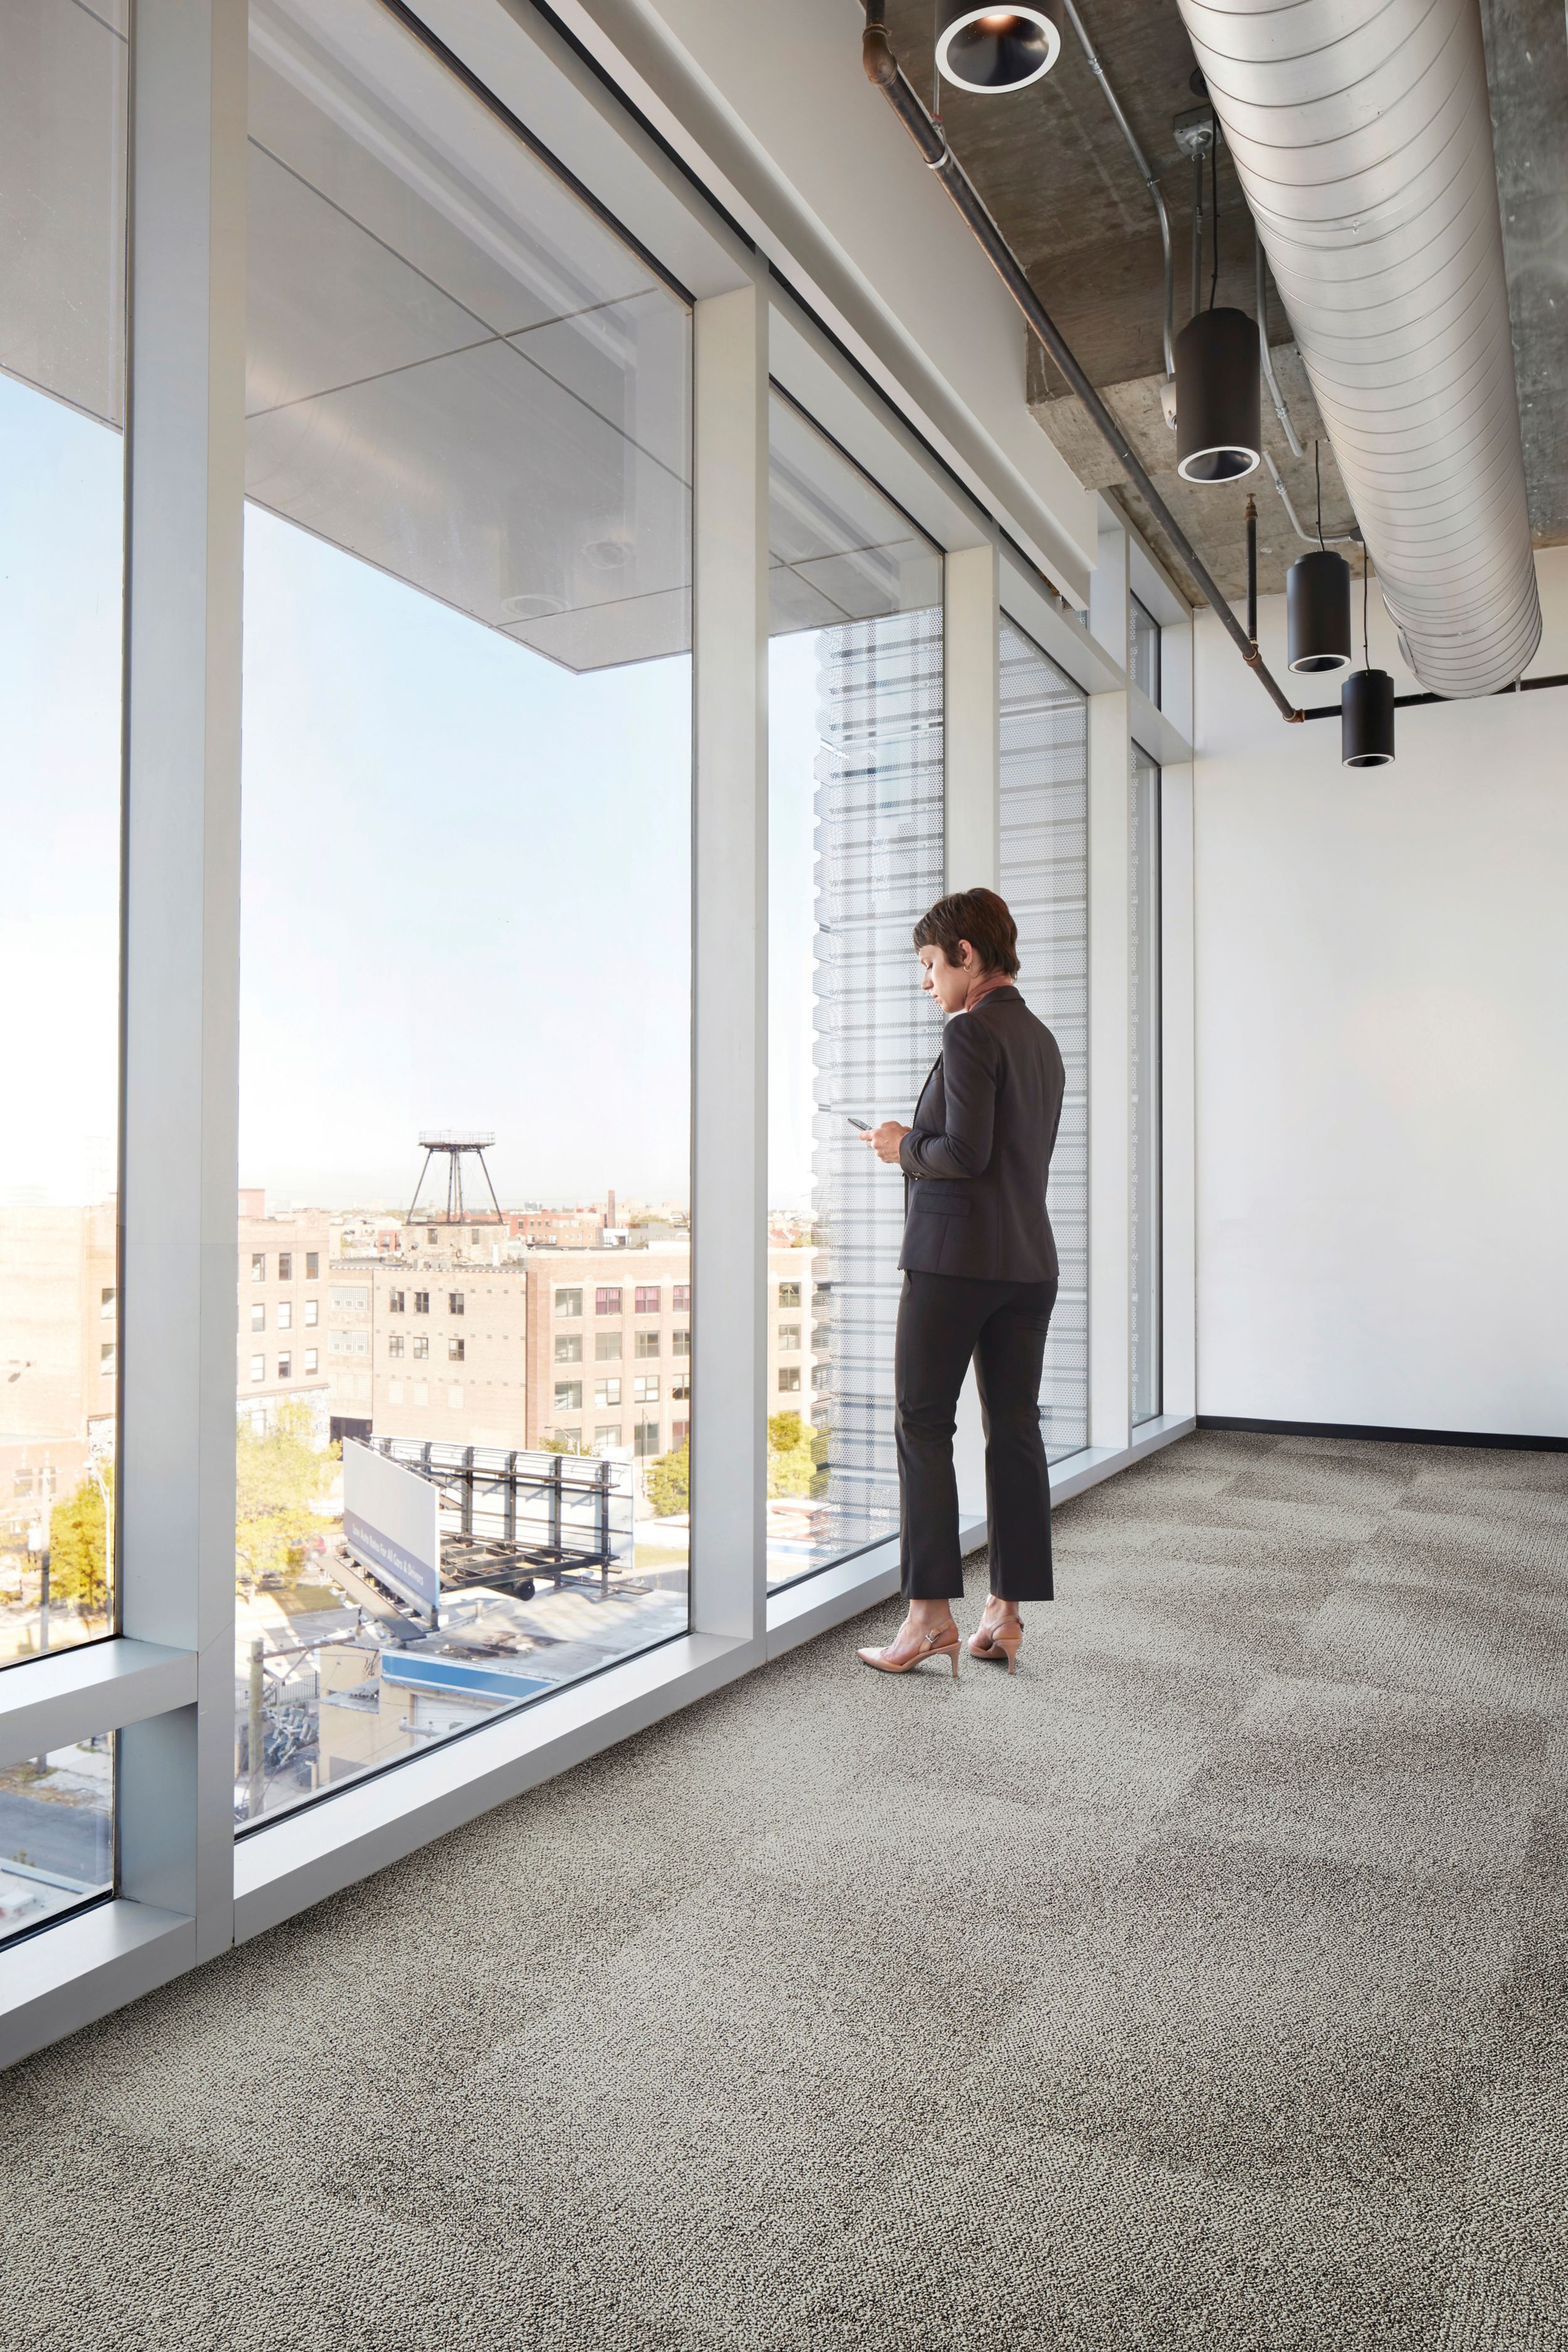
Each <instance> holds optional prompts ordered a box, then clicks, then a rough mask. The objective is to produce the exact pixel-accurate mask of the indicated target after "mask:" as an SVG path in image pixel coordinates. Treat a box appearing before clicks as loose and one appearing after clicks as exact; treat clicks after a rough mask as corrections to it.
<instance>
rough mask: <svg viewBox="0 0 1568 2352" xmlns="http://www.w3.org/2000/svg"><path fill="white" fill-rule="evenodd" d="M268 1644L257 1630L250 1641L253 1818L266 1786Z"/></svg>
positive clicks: (249, 1799) (249, 1803) (249, 1796)
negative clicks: (265, 1691) (264, 1706)
mask: <svg viewBox="0 0 1568 2352" xmlns="http://www.w3.org/2000/svg"><path fill="white" fill-rule="evenodd" d="M266 1654H267V1651H266V1644H265V1643H264V1642H263V1640H262V1638H261V1635H260V1634H259V1633H258V1635H257V1636H256V1639H255V1640H254V1641H253V1642H252V1643H251V1645H250V1712H249V1716H248V1718H247V1728H246V1746H247V1765H248V1768H249V1772H248V1780H247V1790H246V1814H247V1819H248V1820H250V1821H253V1822H254V1821H259V1820H260V1818H261V1805H262V1799H263V1795H264V1793H265V1789H266V1760H267V1759H266V1740H267V1730H266V1724H265V1721H264V1712H263V1707H262V1694H263V1690H264V1687H265V1670H264V1668H263V1665H262V1660H263V1659H264V1658H265V1656H266Z"/></svg>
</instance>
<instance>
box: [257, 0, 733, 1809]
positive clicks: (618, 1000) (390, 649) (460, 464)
mask: <svg viewBox="0 0 1568 2352" xmlns="http://www.w3.org/2000/svg"><path fill="white" fill-rule="evenodd" d="M251 26H252V80H251V92H250V104H251V165H252V180H251V215H250V221H251V285H250V342H249V371H248V373H249V408H250V418H249V428H248V482H249V489H250V495H251V501H252V503H251V506H250V509H249V511H248V516H247V537H246V592H247V593H246V646H245V661H246V669H245V701H246V733H245V835H244V844H243V853H244V866H243V893H244V899H243V931H242V942H241V960H242V1004H241V1058H242V1073H241V1155H242V1173H243V1180H244V1182H245V1184H246V1186H247V1190H246V1191H245V1192H242V1194H241V1196H240V1204H239V1208H240V1216H239V1297H238V1332H237V1373H238V1393H239V1411H238V1462H239V1522H238V1528H237V1546H236V1548H237V1575H238V1587H239V1627H238V1646H237V1660H236V1665H237V1688H236V1696H237V1726H236V1752H235V1769H236V1812H237V1818H238V1819H239V1820H241V1821H242V1822H243V1821H247V1820H249V1821H255V1820H257V1819H258V1818H259V1817H261V1816H262V1815H264V1814H274V1813H276V1812H278V1811H280V1810H282V1809H284V1808H286V1807H289V1806H290V1805H294V1804H297V1803H299V1802H300V1801H302V1800H303V1799H305V1798H307V1797H308V1796H310V1794H312V1793H313V1792H314V1791H316V1790H321V1789H325V1788H328V1787H331V1786H334V1785H338V1784H340V1783H342V1781H344V1780H351V1779H353V1778H354V1777H356V1776H358V1775H360V1774H362V1773H363V1772H365V1771H367V1770H369V1769H374V1767H376V1766H378V1765H381V1764H384V1763H388V1762H392V1761H395V1760H396V1759H399V1758H402V1757H405V1756H409V1755H412V1754H416V1753H417V1752H418V1751H419V1750H420V1749H421V1748H425V1747H426V1746H428V1745H429V1744H430V1743H431V1742H432V1741H433V1740H438V1739H441V1738H446V1737H447V1736H450V1735H451V1734H453V1733H456V1732H459V1731H462V1730H465V1729H467V1728H469V1727H472V1726H474V1725H476V1724H479V1723H481V1722H484V1721H486V1720H488V1719H489V1718H490V1717H493V1716H494V1715H495V1714H496V1713H497V1712H499V1711H500V1710H501V1709H503V1708H505V1707H508V1706H516V1705H519V1704H521V1703H523V1702H525V1701H526V1700H528V1699H530V1698H532V1697H535V1696H540V1695H541V1694H542V1693H544V1692H548V1691H552V1690H556V1689H559V1688H560V1687H561V1686H562V1685H563V1684H565V1683H569V1682H571V1681H573V1680H574V1679H576V1678H577V1677H579V1676H581V1675H585V1674H590V1673H592V1672H593V1671H594V1670H595V1668H597V1667H600V1666H603V1665H605V1664H608V1663H610V1662H612V1661H613V1660H615V1659H616V1658H620V1657H624V1656H626V1655H627V1654H630V1653H632V1652H635V1651H637V1650H639V1649H642V1648H645V1647H646V1646H647V1644H649V1643H653V1642H657V1641H660V1640H663V1639H665V1638H667V1637H668V1636H669V1635H671V1634H673V1633H680V1632H683V1631H684V1630H685V1627H686V1624H687V1622H688V1620H687V1601H686V1587H687V1552H688V1509H687V1506H688V1483H687V1463H688V1438H689V1428H690V1417H691V1362H690V1329H691V1315H690V1267H689V1032H690V987H689V928H690V908H689V867H690V856H691V840H690V802H691V775H690V767H691V746H690V716H689V714H690V699H691V666H690V654H689V626H688V607H689V583H690V543H689V542H690V490H689V479H690V465H689V438H690V434H689V412H690V320H689V313H688V311H687V310H686V307H685V306H684V304H683V303H681V302H680V301H679V300H678V299H676V298H675V297H674V296H673V295H672V294H671V293H670V292H669V290H668V289H667V288H666V287H665V286H664V285H663V283H662V282H661V281H659V280H658V279H657V278H654V277H653V276H652V275H651V274H650V272H649V270H648V269H647V267H646V266H645V264H644V263H642V262H641V261H640V260H638V259H637V257H636V256H635V255H634V254H633V253H632V252H631V251H630V250H629V249H628V248H627V247H626V245H625V244H624V243H623V242H622V240H621V239H620V238H619V237H617V236H616V235H614V234H613V233H612V232H611V231H610V230H609V229H608V228H607V227H606V226H605V224H604V222H603V221H602V220H600V219H599V218H598V216H597V215H595V213H593V212H592V211H591V210H589V209H588V208H587V207H586V206H585V205H584V204H583V203H581V202H580V201H579V200H578V199H577V198H576V197H575V196H574V195H573V194H571V193H570V192H569V191H568V190H567V189H565V188H564V187H563V185H562V184H561V183H560V182H559V181H558V180H557V179H556V178H555V177H554V176H553V175H552V173H551V172H550V171H549V170H548V169H547V168H546V167H545V166H544V165H542V163H540V162H539V160H538V159H537V158H536V157H535V156H534V155H532V154H531V152H529V151H528V150H527V149H526V148H524V147H523V146H521V144H520V143H519V142H518V141H517V140H516V138H515V137H514V136H513V135H512V133H511V132H510V131H509V130H508V129H507V128H506V126H505V124H504V123H502V122H501V121H499V120H498V119H497V118H496V116H495V115H493V114H492V113H491V112H490V111H489V110H488V109H487V108H486V106H485V105H484V104H483V102H482V101H481V100H479V98H478V97H477V96H476V95H475V94H474V93H473V92H472V91H470V90H469V89H467V88H466V87H464V85H462V84H461V83H460V82H458V80H457V79H454V78H453V77H452V76H451V75H450V74H449V73H448V72H447V70H446V68H444V67H443V66H442V65H441V64H440V63H439V62H438V61H437V59H436V58H434V57H433V56H432V54H431V53H430V51H429V50H428V49H427V48H426V47H425V46H424V45H423V44H422V43H421V42H419V41H418V40H417V39H416V37H413V36H412V35H411V34H410V33H409V32H408V31H407V30H406V29H405V26H403V25H402V24H401V23H399V22H398V21H397V20H396V19H395V18H394V17H393V16H390V15H389V14H388V13H387V11H386V10H385V9H384V8H383V7H381V6H380V5H374V0H345V5H342V6H340V7H335V8H334V9H333V10H332V11H331V14H330V16H327V15H323V13H322V12H321V10H320V9H319V8H318V7H316V6H315V5H313V0H299V5H284V0H255V5H253V7H252V11H251ZM611 1184H615V1185H616V1186H620V1187H625V1188H626V1189H624V1190H619V1191H611V1190H610V1189H608V1188H609V1186H610V1185H611ZM612 1299H613V1300H614V1306H613V1308H612V1307H611V1306H610V1304H609V1302H610V1301H611V1300H612ZM634 1335H635V1336H636V1338H637V1339H639V1340H640V1341H641V1342H642V1343H643V1344H642V1346H641V1347H638V1348H634ZM611 1339H613V1340H614V1341H615V1343H616V1351H615V1354H614V1356H610V1355H608V1354H606V1353H605V1352H604V1350H603V1349H601V1347H600V1345H599V1344H598V1343H599V1342H601V1341H608V1340H611ZM654 1343H657V1345H655V1344H654ZM639 1356H640V1357H641V1360H640V1361H639V1360H637V1357H639Z"/></svg>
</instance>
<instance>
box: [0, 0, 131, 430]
mask: <svg viewBox="0 0 1568 2352" xmlns="http://www.w3.org/2000/svg"><path fill="white" fill-rule="evenodd" d="M129 6H130V0H106V5H101V6H100V8H99V9H98V11H97V13H96V14H95V13H93V12H92V11H90V10H89V9H86V8H76V7H68V6H65V5H62V0H4V27H5V32H4V37H5V70H4V71H3V72H0V152H4V154H5V196H6V199H7V216H6V217H5V220H4V222H3V223H0V368H4V369H5V371H6V372H7V373H8V374H11V375H15V376H19V377H20V378H21V379H22V381H23V382H24V383H30V384H34V385H36V386H37V389H38V390H39V391H40V392H47V393H48V394H51V395H52V396H53V397H54V398H55V399H56V400H63V401H65V402H67V403H68V405H69V406H71V407H72V408H78V409H80V410H81V411H82V412H83V414H84V415H88V416H95V417H97V418H98V420H99V421H100V424H104V425H115V426H119V425H122V424H123V423H124V400H123V385H124V364H125V93H126V82H127V47H126V19H127V16H128V15H129ZM12 205H14V206H15V209H14V210H13V209H10V207H11V206H12Z"/></svg>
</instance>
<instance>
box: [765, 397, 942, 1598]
mask: <svg viewBox="0 0 1568 2352" xmlns="http://www.w3.org/2000/svg"><path fill="white" fill-rule="evenodd" d="M769 509H770V512H769V542H770V549H771V559H772V568H771V572H770V583H771V601H772V612H773V644H772V646H771V649H770V660H769V686H768V693H769V714H770V716H769V724H770V745H769V772H768V803H769V858H770V866H769V932H768V966H769V1043H768V1067H769V1102H768V1202H769V1250H768V1284H769V1293H768V1398H769V1406H770V1412H769V1421H768V1439H769V1444H768V1505H767V1525H768V1580H769V1583H770V1585H775V1586H776V1585H779V1584H786V1583H789V1582H791V1581H792V1580H794V1579H795V1578H796V1577H799V1576H805V1575H810V1574H811V1573H812V1572H813V1571H814V1570H817V1569H820V1568H826V1567H827V1566H829V1565H830V1564H831V1563H832V1562H833V1561H834V1560H837V1559H844V1558H846V1557H847V1555H848V1554H849V1553H851V1552H854V1551H858V1550H860V1549H864V1547H865V1546H866V1545H868V1544H871V1543H877V1542H879V1541H880V1540H881V1539H882V1538H884V1537H886V1536H889V1535H891V1534H895V1533H896V1532H897V1530H898V1524H899V1488H898V1465H897V1461H896V1458H895V1455H894V1452H893V1323H894V1318H895V1317H896V1315H897V1312H898V1302H899V1283H900V1276H899V1271H898V1262H899V1244H900V1235H901V1234H902V1230H903V1188H902V1187H901V1185H900V1184H899V1183H898V1182H897V1181H895V1180H893V1179H890V1178H889V1171H887V1170H886V1169H884V1168H880V1167H879V1166H878V1165H877V1164H876V1162H875V1161H873V1160H872V1159H871V1156H870V1154H869V1153H868V1151H867V1150H866V1148H865V1146H864V1144H863V1143H862V1142H861V1141H860V1139H859V1138H858V1135H857V1133H856V1130H855V1129H853V1128H852V1127H851V1126H850V1125H849V1118H850V1117H851V1116H853V1117H855V1118H865V1119H870V1120H872V1121H875V1120H877V1119H879V1118H893V1117H895V1116H896V1117H898V1118H908V1117H909V1115H910V1106H911V1105H912V1104H913V1102H914V1099H915V1097H916V1095H917V1094H918V1093H919V1091H920V1087H921V1080H922V1079H923V1078H924V1076H925V1074H926V1071H927V1069H928V1068H929V1067H930V1066H931V1062H932V1061H933V1060H934V1058H935V1056H936V1055H937V1053H938V1051H939V1049H940V1046H941V1039H942V1024H941V1016H940V1014H938V1013H937V1012H936V1010H935V1008H934V1006H932V1005H931V1004H930V1003H929V1002H928V1001H927V1000H926V999H925V998H923V997H922V996H921V994H920V992H919V989H918V987H917V985H916V983H917V980H918V973H917V972H916V970H915V963H914V950H913V948H912V946H911V945H910V930H911V929H912V927H913V925H914V923H915V921H916V919H918V918H919V917H920V916H921V914H923V913H924V911H925V909H926V908H927V907H929V906H930V905H931V901H932V899H933V898H940V897H941V895H942V558H941V556H940V554H939V553H938V552H937V551H936V550H935V549H934V548H933V547H932V546H931V544H930V542H929V541H927V540H925V539H924V538H923V537H922V536H921V533H920V532H919V531H918V530H916V529H915V528H914V526H913V524H911V523H910V520H909V519H908V517H907V516H906V515H904V514H902V513H900V510H899V509H898V508H897V507H895V506H894V505H893V504H892V503H891V501H890V500H889V499H886V498H884V497H883V496H882V494H881V492H880V491H879V490H878V489H877V488H875V487H874V485H873V484H871V483H870V482H869V481H868V480H867V478H866V477H865V476H864V475H863V474H861V473H860V472H859V471H858V469H857V468H856V467H854V466H852V465H851V464H850V463H849V461H848V459H847V458H846V457H843V456H842V455H841V454H840V453H839V452H838V451H837V449H835V448H834V447H833V446H831V444H830V443H828V442H827V441H826V440H825V439H824V438H823V436H821V435H820V434H819V433H818V432H817V431H816V428H815V427H814V426H813V425H809V424H807V423H806V422H805V419H804V418H803V417H802V416H800V415H799V414H798V413H797V412H796V411H795V409H794V408H792V407H791V406H790V405H789V404H788V403H787V402H786V401H784V400H783V399H781V398H780V397H778V396H777V395H776V394H775V395H774V398H773V408H772V416H771V423H770V499H769Z"/></svg>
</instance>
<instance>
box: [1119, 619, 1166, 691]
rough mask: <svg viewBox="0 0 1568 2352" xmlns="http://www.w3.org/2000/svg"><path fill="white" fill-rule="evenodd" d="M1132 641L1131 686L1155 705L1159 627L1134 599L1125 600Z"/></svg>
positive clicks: (1158, 680)
mask: <svg viewBox="0 0 1568 2352" xmlns="http://www.w3.org/2000/svg"><path fill="white" fill-rule="evenodd" d="M1127 601H1128V605H1129V614H1128V617H1129V619H1130V621H1131V638H1132V683H1133V685H1134V686H1138V687H1142V690H1143V692H1144V693H1145V694H1146V695H1147V696H1148V698H1149V699H1150V701H1151V702H1152V703H1155V704H1158V703H1159V701H1160V693H1161V679H1160V651H1161V646H1160V624H1159V623H1158V621H1156V619H1155V618H1154V615H1153V614H1152V612H1151V611H1150V610H1149V607H1148V605H1147V604H1141V603H1140V602H1139V600H1138V598H1137V597H1136V596H1130V597H1129V598H1128V600H1127Z"/></svg>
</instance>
